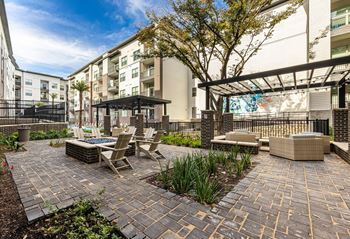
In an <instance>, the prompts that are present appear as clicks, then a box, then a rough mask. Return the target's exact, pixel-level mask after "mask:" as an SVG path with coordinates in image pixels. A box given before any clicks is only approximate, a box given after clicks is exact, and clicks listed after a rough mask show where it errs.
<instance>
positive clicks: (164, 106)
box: [163, 104, 167, 115]
mask: <svg viewBox="0 0 350 239" xmlns="http://www.w3.org/2000/svg"><path fill="white" fill-rule="evenodd" d="M163 111H164V112H163V115H167V109H166V104H163Z"/></svg>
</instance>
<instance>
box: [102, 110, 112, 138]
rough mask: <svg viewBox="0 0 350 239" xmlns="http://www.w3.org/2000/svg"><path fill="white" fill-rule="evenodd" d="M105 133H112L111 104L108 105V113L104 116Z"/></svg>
mask: <svg viewBox="0 0 350 239" xmlns="http://www.w3.org/2000/svg"><path fill="white" fill-rule="evenodd" d="M103 126H104V127H103V128H104V135H108V136H110V135H111V116H110V108H109V104H107V105H106V115H105V116H104V117H103Z"/></svg>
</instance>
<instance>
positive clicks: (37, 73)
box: [17, 69, 66, 80]
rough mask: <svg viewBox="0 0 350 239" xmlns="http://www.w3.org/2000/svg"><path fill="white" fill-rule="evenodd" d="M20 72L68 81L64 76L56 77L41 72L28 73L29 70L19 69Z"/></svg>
mask: <svg viewBox="0 0 350 239" xmlns="http://www.w3.org/2000/svg"><path fill="white" fill-rule="evenodd" d="M17 70H18V71H22V72H25V73H30V74H36V75H42V76H48V77H53V78H59V79H60V80H66V79H64V78H63V77H62V76H54V75H50V74H46V73H41V72H35V71H27V70H22V69H17Z"/></svg>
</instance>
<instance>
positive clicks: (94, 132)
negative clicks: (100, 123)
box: [91, 127, 102, 138]
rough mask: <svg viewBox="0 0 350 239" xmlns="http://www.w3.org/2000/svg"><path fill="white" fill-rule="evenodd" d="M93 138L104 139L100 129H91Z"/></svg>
mask: <svg viewBox="0 0 350 239" xmlns="http://www.w3.org/2000/svg"><path fill="white" fill-rule="evenodd" d="M91 136H92V137H93V138H102V135H101V131H100V128H96V127H92V128H91Z"/></svg>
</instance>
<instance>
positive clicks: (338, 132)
mask: <svg viewBox="0 0 350 239" xmlns="http://www.w3.org/2000/svg"><path fill="white" fill-rule="evenodd" d="M333 135H334V141H335V142H348V138H349V137H348V109H334V110H333Z"/></svg>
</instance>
